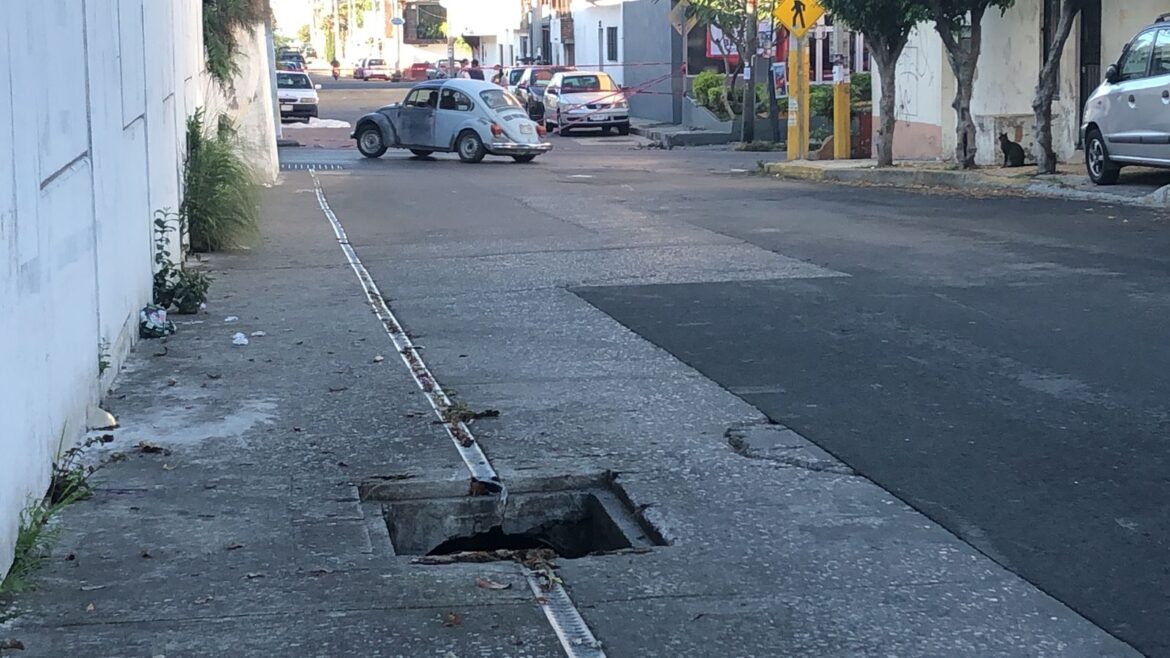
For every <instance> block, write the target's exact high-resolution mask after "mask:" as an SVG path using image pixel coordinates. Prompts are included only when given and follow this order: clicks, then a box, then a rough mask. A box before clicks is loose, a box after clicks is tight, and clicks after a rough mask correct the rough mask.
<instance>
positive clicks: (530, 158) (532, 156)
mask: <svg viewBox="0 0 1170 658" xmlns="http://www.w3.org/2000/svg"><path fill="white" fill-rule="evenodd" d="M512 159H513V160H515V161H516V162H519V163H525V162H532V161H533V160H535V159H536V155H535V154H533V153H529V154H527V155H513V156H512Z"/></svg>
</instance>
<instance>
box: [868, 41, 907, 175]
mask: <svg viewBox="0 0 1170 658" xmlns="http://www.w3.org/2000/svg"><path fill="white" fill-rule="evenodd" d="M865 41H866V44H868V45H869V54H870V57H871V58H872V59H873V61H874V63H876V64H877V67H878V77H879V78H881V83H882V87H881V91H882V95H881V98H880V99H879V101H878V114H880V115H881V116H880V123H879V125H878V131H877V136H876V141H877V163H878V166H879V167H890V166H892V165H893V164H894V127H895V126H897V125H898V117H897V114H896V113H897V109H898V102H897V93H898V92H897V90H898V80H897V77H896V76H897V75H898V59H899V58H900V57H901V56H902V48H903V47H904V46H905V45H906V44H905V41H903V42H902V43H901V44H899V45H898V46H897V47H894V48H891V47H889V46H887V45H886V44H883V43H880V42H879V41H877V40H875V39H872V38H870V37H869V36H868V35H867V37H866V40H865ZM891 51H892V52H891Z"/></svg>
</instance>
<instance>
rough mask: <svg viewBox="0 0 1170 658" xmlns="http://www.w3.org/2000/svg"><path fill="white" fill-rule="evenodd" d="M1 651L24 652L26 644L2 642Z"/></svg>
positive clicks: (0, 642)
mask: <svg viewBox="0 0 1170 658" xmlns="http://www.w3.org/2000/svg"><path fill="white" fill-rule="evenodd" d="M0 650H5V651H24V643H23V642H21V641H20V640H0Z"/></svg>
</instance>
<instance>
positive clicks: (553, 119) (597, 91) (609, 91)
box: [543, 71, 630, 135]
mask: <svg viewBox="0 0 1170 658" xmlns="http://www.w3.org/2000/svg"><path fill="white" fill-rule="evenodd" d="M543 100H544V125H545V127H546V128H548V129H549V130H552V129H553V127H554V126H555V127H556V128H557V129H558V130H559V132H560V133H561V134H562V135H565V134H568V132H569V131H570V130H576V129H577V128H601V131H602V132H609V129H610V128H617V131H618V134H619V135H628V134H630V103H629V101H628V100H627V99H626V95H625V93H624V92H623V91H622V88H621V87H619V86H618V85H617V84H615V83H614V81H613V78H611V77H609V74H608V73H605V72H604V71H563V72H561V73H557V74H555V75H553V77H552V80H550V81H549V83H548V87H545V90H544V99H543Z"/></svg>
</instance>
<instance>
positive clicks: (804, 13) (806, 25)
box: [775, 0, 825, 38]
mask: <svg viewBox="0 0 1170 658" xmlns="http://www.w3.org/2000/svg"><path fill="white" fill-rule="evenodd" d="M824 15H825V8H824V7H822V6H821V3H820V0H780V1H779V2H777V3H776V11H775V16H776V20H778V21H780V22H781V23H783V24H784V27H786V28H788V31H789V32H791V33H792V34H793V35H794V36H796V37H798V38H799V37H803V36H804V35H805V34H806V33H808V31H809V30H811V29H812V28H813V26H814V25H816V24H817V21H819V20H820V19H821V16H824Z"/></svg>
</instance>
